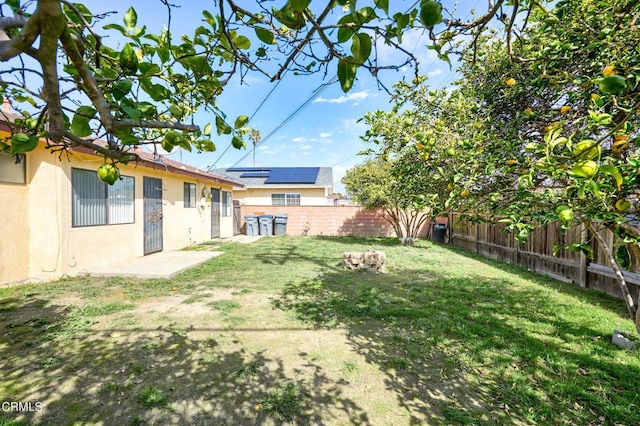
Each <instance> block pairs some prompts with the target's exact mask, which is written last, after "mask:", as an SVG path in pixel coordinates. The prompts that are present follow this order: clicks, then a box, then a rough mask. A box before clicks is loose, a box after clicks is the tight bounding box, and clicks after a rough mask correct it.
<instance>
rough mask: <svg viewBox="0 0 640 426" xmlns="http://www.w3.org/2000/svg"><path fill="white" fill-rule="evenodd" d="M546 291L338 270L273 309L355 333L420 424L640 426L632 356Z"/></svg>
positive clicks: (639, 377)
mask: <svg viewBox="0 0 640 426" xmlns="http://www.w3.org/2000/svg"><path fill="white" fill-rule="evenodd" d="M474 260H479V259H475V258H474ZM492 266H495V265H492ZM529 275H531V276H533V275H532V274H529ZM529 278H531V277H529ZM534 278H535V277H534ZM543 282H544V281H543ZM546 285H547V287H545V286H540V285H537V284H536V285H525V286H515V285H514V282H512V281H508V280H505V279H492V278H487V277H481V276H477V275H474V271H473V269H470V270H469V273H468V276H467V278H465V277H452V276H451V275H450V274H447V273H444V272H443V273H437V272H434V271H433V270H429V271H428V272H426V271H425V270H420V269H397V268H395V269H394V271H393V272H392V273H389V274H384V275H382V274H365V273H360V272H353V271H340V270H335V269H334V270H332V271H327V272H325V273H324V274H322V275H320V276H318V277H317V278H316V279H310V280H305V281H301V282H290V283H289V284H288V285H287V286H286V287H285V288H284V290H283V291H282V292H281V294H280V295H279V296H278V297H277V298H276V299H274V300H273V304H274V306H275V307H277V308H279V309H283V310H287V311H292V312H294V313H295V314H296V315H297V317H298V318H299V319H301V320H304V321H306V322H307V323H309V324H312V325H313V326H315V327H329V328H331V327H344V328H346V330H347V336H348V339H349V342H350V344H351V345H352V347H353V349H354V351H355V352H357V353H358V354H360V355H361V356H363V357H364V358H365V359H366V360H367V362H369V363H370V364H373V365H376V366H378V367H379V368H380V369H381V370H382V371H384V372H385V373H386V376H387V378H386V386H387V388H388V389H389V390H392V391H393V392H395V394H396V396H397V400H398V403H399V404H400V405H401V406H402V407H404V408H405V409H406V411H407V414H408V415H409V417H410V423H411V424H416V425H417V424H425V423H429V424H523V423H525V424H592V423H593V424H596V423H598V424H601V423H603V422H604V423H607V424H639V423H640V414H639V413H638V412H637V410H636V409H635V408H634V407H635V405H636V403H637V389H638V387H640V368H639V366H638V365H639V364H638V362H637V360H636V361H635V362H633V359H634V355H633V353H631V354H629V353H627V352H623V351H620V350H618V349H617V348H615V347H614V346H613V345H611V344H610V342H609V335H608V334H604V333H603V331H602V328H601V327H600V328H599V327H597V325H598V324H594V323H591V322H589V318H590V316H589V312H590V309H594V308H593V307H587V308H586V309H585V308H584V306H582V304H581V302H580V301H581V300H582V298H580V297H577V298H575V295H574V294H573V292H572V291H566V293H564V294H562V295H561V296H560V297H555V296H554V294H555V293H554V292H555V290H557V288H556V287H555V286H554V287H553V288H551V286H550V285H549V284H546ZM567 296H570V298H574V300H570V298H568V297H567ZM595 318H597V317H594V319H593V321H597V320H596V319H595ZM608 332H610V331H608ZM608 332H607V333H608ZM625 357H628V358H625ZM629 360H631V362H629Z"/></svg>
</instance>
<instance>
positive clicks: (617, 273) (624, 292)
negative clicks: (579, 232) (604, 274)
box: [583, 221, 640, 336]
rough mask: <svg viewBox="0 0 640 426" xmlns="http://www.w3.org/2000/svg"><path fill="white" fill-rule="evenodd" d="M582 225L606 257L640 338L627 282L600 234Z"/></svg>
mask: <svg viewBox="0 0 640 426" xmlns="http://www.w3.org/2000/svg"><path fill="white" fill-rule="evenodd" d="M583 223H584V225H585V226H586V227H587V229H588V230H589V231H590V232H591V234H592V235H593V236H594V237H595V239H596V240H597V241H598V245H599V246H600V247H602V251H603V252H604V254H605V255H606V256H607V260H608V261H609V266H611V269H613V273H614V274H615V276H616V280H617V281H618V285H619V286H620V291H621V292H622V297H623V299H624V301H625V303H626V304H627V310H628V311H629V317H630V318H631V321H633V323H634V325H635V327H636V333H637V334H638V336H640V314H639V313H638V309H637V307H636V305H635V303H634V301H633V298H632V297H631V293H630V292H629V287H628V286H627V281H626V280H625V278H624V274H623V273H622V270H621V269H620V266H619V265H618V262H617V261H616V257H615V255H614V254H613V251H612V250H611V247H609V245H608V244H607V242H606V241H605V239H604V237H603V236H602V234H600V233H599V232H598V231H597V230H596V229H595V228H594V227H593V225H592V224H591V222H589V221H583Z"/></svg>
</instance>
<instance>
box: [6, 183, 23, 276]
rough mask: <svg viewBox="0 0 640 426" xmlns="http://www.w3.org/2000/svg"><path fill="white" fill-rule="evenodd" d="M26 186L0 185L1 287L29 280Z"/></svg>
mask: <svg viewBox="0 0 640 426" xmlns="http://www.w3.org/2000/svg"><path fill="white" fill-rule="evenodd" d="M28 211H29V210H28V202H27V186H26V185H20V184H6V183H2V182H0V235H1V236H0V283H4V282H16V281H20V280H23V279H25V278H26V277H28V276H29V226H28V224H27V221H26V220H25V218H26V217H27V214H28Z"/></svg>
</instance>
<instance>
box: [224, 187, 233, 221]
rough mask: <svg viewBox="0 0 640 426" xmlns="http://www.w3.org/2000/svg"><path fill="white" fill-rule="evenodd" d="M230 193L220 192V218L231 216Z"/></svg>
mask: <svg viewBox="0 0 640 426" xmlns="http://www.w3.org/2000/svg"><path fill="white" fill-rule="evenodd" d="M231 208H232V207H231V193H230V192H227V191H222V217H225V216H231Z"/></svg>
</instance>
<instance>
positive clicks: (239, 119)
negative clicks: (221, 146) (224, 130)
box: [233, 115, 249, 129]
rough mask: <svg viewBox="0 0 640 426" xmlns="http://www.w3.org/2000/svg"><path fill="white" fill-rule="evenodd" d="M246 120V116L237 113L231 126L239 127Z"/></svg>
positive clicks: (242, 125)
mask: <svg viewBox="0 0 640 426" xmlns="http://www.w3.org/2000/svg"><path fill="white" fill-rule="evenodd" d="M248 122H249V117H247V116H246V115H239V116H238V118H236V121H235V123H233V128H234V129H239V128H241V127H244V126H245V125H246V124H247V123H248Z"/></svg>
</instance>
